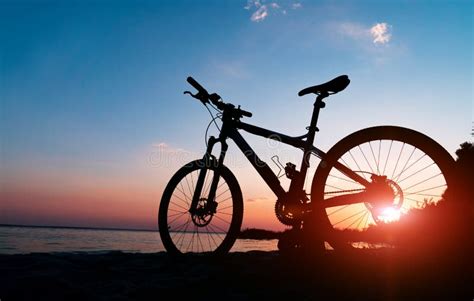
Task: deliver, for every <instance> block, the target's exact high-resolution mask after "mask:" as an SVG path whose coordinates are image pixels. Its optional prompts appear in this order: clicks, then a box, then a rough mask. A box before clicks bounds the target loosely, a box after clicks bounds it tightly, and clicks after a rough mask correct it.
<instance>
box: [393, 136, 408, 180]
mask: <svg viewBox="0 0 474 301" xmlns="http://www.w3.org/2000/svg"><path fill="white" fill-rule="evenodd" d="M404 148H405V142H403V145H402V148H401V149H400V153H399V154H398V159H397V163H395V168H394V169H393V172H392V175H391V176H390V179H393V175H394V174H395V171H396V170H397V167H398V162H400V157H401V156H402V152H403V149H404Z"/></svg>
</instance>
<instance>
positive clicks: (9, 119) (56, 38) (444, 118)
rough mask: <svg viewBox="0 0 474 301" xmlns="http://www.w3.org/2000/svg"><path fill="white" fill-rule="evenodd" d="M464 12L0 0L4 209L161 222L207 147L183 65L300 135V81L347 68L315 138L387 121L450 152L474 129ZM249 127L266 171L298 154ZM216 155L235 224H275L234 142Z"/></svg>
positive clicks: (449, 5) (9, 219)
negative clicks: (232, 178)
mask: <svg viewBox="0 0 474 301" xmlns="http://www.w3.org/2000/svg"><path fill="white" fill-rule="evenodd" d="M473 12H474V11H473V4H472V1H364V0H362V1H290V0H288V1H283V0H274V1H263V0H260V1H258V0H255V1H238V0H233V1H209V0H204V1H144V0H141V1H109V0H102V1H42V0H32V1H23V0H19V1H10V0H0V40H1V43H0V151H1V153H0V155H1V157H0V164H1V165H0V167H1V168H0V185H1V186H0V188H1V191H0V224H2V223H3V224H24V225H57V226H59V225H64V226H87V227H116V228H137V229H139V228H140V229H142V228H143V229H145V228H146V229H154V228H156V223H157V210H158V206H159V201H160V198H161V194H162V192H163V189H164V187H165V185H166V183H167V182H168V180H169V179H170V177H171V176H172V175H173V174H174V172H175V171H176V170H178V169H179V167H180V166H182V165H184V164H185V163H187V162H189V161H191V160H194V159H197V158H200V157H201V156H202V155H203V153H204V150H205V129H206V126H207V124H208V122H209V121H210V116H209V114H208V112H207V111H206V109H205V108H204V107H203V106H202V105H201V104H200V103H199V102H197V101H195V100H194V99H192V98H190V97H189V96H186V95H183V91H185V90H192V87H190V86H189V85H188V84H187V82H186V78H187V77H188V76H193V77H194V78H195V79H196V80H198V81H199V82H200V83H201V84H202V85H203V86H204V87H206V88H207V89H208V91H210V92H217V93H218V94H220V95H221V96H222V98H223V99H224V100H225V101H227V102H232V103H234V104H236V105H241V106H242V108H244V109H246V110H248V111H251V112H253V117H252V118H251V119H248V120H247V122H249V123H252V124H255V125H258V126H262V127H265V128H269V129H272V130H276V131H279V132H283V133H286V134H288V135H294V136H296V135H301V134H303V133H304V131H305V127H306V126H308V125H309V121H310V118H311V112H312V104H313V99H312V98H311V97H310V96H306V97H302V98H300V97H298V96H297V93H298V91H299V90H301V89H302V88H305V87H307V86H312V85H315V84H320V83H323V82H326V81H328V80H330V79H332V78H334V77H336V76H338V75H341V74H347V75H348V76H349V78H350V79H351V84H350V85H349V86H348V88H347V89H346V90H344V91H343V92H341V93H339V94H337V95H335V96H333V97H331V98H330V99H329V100H328V101H327V106H326V108H325V109H324V110H323V111H322V112H321V116H320V120H319V124H318V126H319V128H320V130H321V131H320V132H319V133H318V134H317V136H316V141H315V144H316V145H317V146H318V147H319V148H321V149H322V150H328V149H329V148H330V147H331V146H332V145H334V144H335V143H336V142H337V141H338V140H340V139H341V138H343V137H344V136H346V135H348V134H350V133H351V132H354V131H356V130H359V129H362V128H365V127H369V126H374V125H387V124H390V125H399V126H403V127H408V128H413V129H415V130H417V131H420V132H422V133H425V134H427V135H429V136H430V137H432V138H433V139H435V140H436V141H438V142H439V143H440V144H441V145H442V146H443V147H444V148H446V150H448V152H450V153H451V155H453V157H454V156H455V154H454V152H455V150H456V149H457V148H458V146H459V144H461V143H462V142H464V141H472V136H471V131H472V127H473V116H474V109H473V99H474V98H473V91H472V87H473V84H474V81H473V70H474V65H473V57H472V56H473V15H474V14H473ZM216 133H217V132H216V130H215V129H214V128H211V130H210V134H214V135H215V134H216ZM244 137H245V138H248V142H249V143H250V144H251V145H252V146H253V147H254V149H255V151H256V152H257V153H258V154H259V155H260V156H261V158H262V159H263V160H264V161H267V163H268V164H269V165H270V166H271V167H272V168H273V169H274V170H275V172H277V171H278V168H277V167H276V166H275V165H274V164H273V163H272V162H271V157H272V156H273V155H275V154H277V155H278V156H279V157H280V161H281V162H283V163H285V162H288V161H291V162H293V163H295V164H299V163H300V156H301V153H300V152H297V151H296V152H295V151H294V150H291V149H290V148H288V147H285V146H281V145H278V144H275V143H273V142H268V141H265V140H264V139H262V138H259V137H251V136H250V135H248V134H244ZM317 163H318V162H317V159H315V161H314V163H313V164H312V165H311V169H310V173H311V172H314V169H315V167H316V166H317ZM226 165H228V166H229V168H231V169H232V171H233V172H234V173H235V175H236V177H237V179H238V180H239V182H240V186H241V188H242V191H243V196H244V207H245V211H244V224H243V227H261V228H267V229H282V226H281V225H279V223H278V221H277V219H276V218H275V216H274V209H273V206H274V202H275V196H274V195H273V194H272V192H271V191H270V190H269V189H268V188H267V187H266V186H265V184H264V182H263V181H262V180H261V179H259V178H258V174H257V173H256V172H255V171H254V170H253V169H252V167H251V166H250V164H249V163H248V162H247V161H246V159H245V157H244V156H243V155H242V154H240V153H239V152H238V151H237V148H236V147H235V145H233V144H232V143H231V144H230V151H229V153H228V157H227V158H226ZM306 188H307V190H308V191H309V187H308V186H307V187H306Z"/></svg>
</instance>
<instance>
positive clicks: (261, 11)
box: [250, 5, 268, 22]
mask: <svg viewBox="0 0 474 301" xmlns="http://www.w3.org/2000/svg"><path fill="white" fill-rule="evenodd" d="M267 16H268V8H267V6H266V5H261V6H260V7H259V8H258V9H257V10H256V11H255V12H254V13H253V14H252V16H251V17H250V20H252V21H254V22H260V21H263V20H265V18H266V17H267Z"/></svg>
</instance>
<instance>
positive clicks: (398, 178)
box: [311, 126, 454, 249]
mask: <svg viewBox="0 0 474 301" xmlns="http://www.w3.org/2000/svg"><path fill="white" fill-rule="evenodd" d="M337 163H340V164H343V165H344V166H346V167H349V168H350V169H351V170H352V171H353V172H355V173H356V174H358V175H360V176H361V177H362V178H364V179H365V180H366V181H367V182H368V183H370V184H369V186H363V185H361V184H360V183H358V182H356V181H354V180H353V179H352V178H350V177H348V176H347V175H346V174H344V173H343V172H341V171H340V170H339V169H337V168H335V165H336V164H337ZM453 164H454V160H453V158H452V157H451V156H450V155H449V153H448V152H447V151H446V150H445V149H444V148H443V147H441V146H440V145H439V144H438V143H436V142H435V141H434V140H432V139H431V138H429V137H427V136H426V135H423V134H421V133H419V132H416V131H414V130H411V129H407V128H401V127H395V126H379V127H372V128H367V129H363V130H360V131H358V132H355V133H353V134H351V135H349V136H347V137H345V138H344V139H342V140H341V141H339V142H338V143H337V144H336V145H334V146H333V147H332V148H331V149H330V150H329V152H328V153H327V156H326V157H325V158H323V160H322V161H321V163H320V165H319V166H318V168H317V170H316V173H315V176H314V178H313V183H312V188H311V198H312V203H313V205H314V208H317V209H315V210H316V211H317V212H321V214H319V215H318V216H319V217H320V218H321V219H323V221H322V223H320V225H321V224H322V225H323V226H324V227H326V228H325V229H327V230H326V231H329V232H330V234H331V235H329V237H330V239H329V240H330V241H329V243H330V244H331V245H332V246H333V247H334V248H336V249H337V248H338V247H339V248H341V247H347V246H348V245H352V246H353V247H364V248H367V247H369V248H370V247H374V246H387V241H384V240H383V239H380V240H378V239H377V238H374V237H373V236H372V237H369V236H368V235H366V236H364V233H365V234H367V233H368V232H367V231H366V230H367V229H369V228H372V229H373V228H374V227H375V226H378V225H381V224H387V223H392V224H393V223H396V222H397V221H398V220H400V218H401V217H402V216H403V215H405V214H408V213H409V212H410V210H413V209H414V208H418V209H419V208H423V207H424V206H426V204H428V203H437V202H438V201H440V200H441V199H442V197H443V194H444V192H445V190H446V189H447V188H448V186H451V185H453V183H454V182H453ZM351 198H352V199H353V201H354V202H352V203H349V202H348V203H346V204H342V202H341V200H350V199H351ZM440 222H442V221H440ZM379 228H380V227H379ZM372 233H373V232H372Z"/></svg>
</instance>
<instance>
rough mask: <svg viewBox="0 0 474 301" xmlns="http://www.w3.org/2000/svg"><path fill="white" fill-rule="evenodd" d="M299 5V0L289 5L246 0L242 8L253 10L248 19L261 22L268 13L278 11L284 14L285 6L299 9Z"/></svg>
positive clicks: (261, 0)
mask: <svg viewBox="0 0 474 301" xmlns="http://www.w3.org/2000/svg"><path fill="white" fill-rule="evenodd" d="M301 7H302V5H301V3H299V2H295V3H292V4H290V5H281V4H279V3H277V2H268V3H267V2H266V1H265V0H247V5H245V6H244V9H246V10H254V12H253V13H252V15H251V16H250V20H251V21H253V22H261V21H263V20H265V19H266V18H267V17H269V16H270V14H276V13H280V14H283V15H286V14H287V8H291V9H299V8H301Z"/></svg>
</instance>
